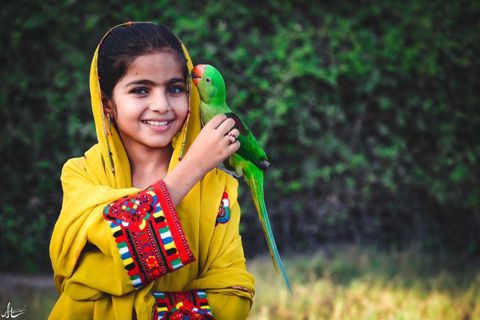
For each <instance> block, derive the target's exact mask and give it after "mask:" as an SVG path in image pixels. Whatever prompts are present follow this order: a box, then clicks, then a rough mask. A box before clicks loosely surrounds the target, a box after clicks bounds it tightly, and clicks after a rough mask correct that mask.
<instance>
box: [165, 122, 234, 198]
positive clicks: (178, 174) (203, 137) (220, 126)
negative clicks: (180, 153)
mask: <svg viewBox="0 0 480 320" xmlns="http://www.w3.org/2000/svg"><path fill="white" fill-rule="evenodd" d="M234 126H235V121H234V120H233V119H229V118H227V117H226V116H225V115H224V114H221V115H218V116H215V117H214V118H213V119H212V120H210V121H209V122H208V123H207V124H206V125H205V127H203V129H202V130H201V131H200V133H199V134H198V136H197V137H196V138H195V141H193V143H192V145H191V146H190V148H189V149H188V151H187V153H186V154H185V157H184V158H183V160H182V161H180V163H179V164H178V165H177V166H176V167H175V168H174V169H173V170H172V171H171V172H169V173H168V174H167V176H166V177H165V178H164V179H163V181H164V182H165V184H166V186H167V189H168V191H169V193H170V197H171V199H172V201H173V203H174V204H175V205H177V204H178V203H180V201H182V199H183V198H184V197H185V195H186V194H187V193H188V192H189V191H190V190H191V189H192V188H193V186H194V185H195V184H196V183H197V182H198V181H199V180H201V179H202V178H203V177H204V176H205V175H206V174H207V173H208V172H209V171H210V170H212V169H213V168H215V167H216V166H218V165H219V164H220V163H221V162H223V161H224V160H225V159H226V158H228V157H229V156H230V155H232V154H233V153H234V152H236V151H237V150H238V149H240V142H238V141H237V140H236V138H237V137H238V136H239V134H240V132H239V131H238V130H237V129H234V128H233V127H234ZM234 137H235V138H234Z"/></svg>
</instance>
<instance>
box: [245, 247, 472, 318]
mask: <svg viewBox="0 0 480 320" xmlns="http://www.w3.org/2000/svg"><path fill="white" fill-rule="evenodd" d="M442 261H444V263H442ZM285 262H286V265H287V269H288V273H289V274H290V277H291V280H292V281H293V283H294V284H293V288H294V297H293V298H290V297H289V295H288V292H287V290H286V289H285V287H284V286H283V283H282V281H281V278H280V277H279V276H276V274H275V271H274V269H273V267H272V266H271V262H270V258H263V259H256V260H254V261H252V262H251V263H250V264H249V267H250V271H251V272H253V274H254V275H255V277H256V279H257V284H256V288H257V295H256V297H255V304H254V307H253V310H252V313H251V316H250V319H262V320H266V319H342V320H343V319H355V320H358V319H368V320H374V319H382V320H383V319H398V320H400V319H405V320H410V319H421V320H424V319H435V320H441V319H445V320H447V319H448V320H450V319H465V320H466V319H480V273H479V272H477V271H476V270H475V269H474V268H473V267H470V268H462V270H457V271H456V272H451V271H450V272H449V271H447V269H448V268H449V267H448V265H451V261H450V263H449V262H448V260H447V259H440V258H435V259H433V258H431V257H425V256H422V255H419V254H415V253H414V252H401V253H389V254H386V253H381V252H378V251H375V250H371V249H359V248H357V247H352V246H350V247H343V248H336V250H335V251H334V252H331V253H330V254H326V253H317V254H315V255H314V256H299V257H296V258H290V259H286V261H285Z"/></svg>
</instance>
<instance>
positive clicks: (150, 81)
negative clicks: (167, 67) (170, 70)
mask: <svg viewBox="0 0 480 320" xmlns="http://www.w3.org/2000/svg"><path fill="white" fill-rule="evenodd" d="M177 82H182V83H184V82H185V79H184V78H172V79H170V80H168V81H167V84H173V83H177ZM139 84H142V85H149V86H155V85H157V83H156V82H155V81H152V80H148V79H141V80H135V81H132V82H129V83H127V85H126V86H127V87H129V86H133V85H139Z"/></svg>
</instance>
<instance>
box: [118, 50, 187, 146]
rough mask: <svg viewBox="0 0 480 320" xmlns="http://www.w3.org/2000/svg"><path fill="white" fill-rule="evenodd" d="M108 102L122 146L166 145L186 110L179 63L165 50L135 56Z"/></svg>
mask: <svg viewBox="0 0 480 320" xmlns="http://www.w3.org/2000/svg"><path fill="white" fill-rule="evenodd" d="M110 103H111V104H113V106H112V109H113V113H114V118H115V122H116V124H117V128H118V130H119V134H120V137H121V138H122V142H123V144H124V146H125V148H127V149H130V148H131V147H133V148H137V147H146V148H147V149H157V148H163V147H166V146H168V145H169V144H170V142H171V141H172V138H173V137H174V136H175V134H176V133H177V132H178V131H179V130H180V129H181V128H182V125H183V123H184V121H185V118H186V117H187V113H188V97H187V93H186V83H185V78H184V76H183V73H182V68H181V65H180V63H178V61H177V59H176V58H175V56H174V54H173V53H170V52H168V51H157V52H154V53H149V54H145V55H141V56H138V57H137V58H136V59H135V60H134V61H133V62H132V63H131V64H130V66H129V67H128V69H127V72H126V73H125V75H124V77H123V78H122V79H120V81H118V82H117V84H116V85H115V87H114V88H113V93H112V99H111V100H110ZM110 103H109V105H110Z"/></svg>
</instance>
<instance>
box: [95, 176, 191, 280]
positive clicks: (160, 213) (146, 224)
mask: <svg viewBox="0 0 480 320" xmlns="http://www.w3.org/2000/svg"><path fill="white" fill-rule="evenodd" d="M103 216H104V218H105V220H106V222H107V223H108V224H109V226H110V230H111V231H112V234H113V236H114V238H115V242H116V243H117V247H118V250H119V252H120V257H121V259H122V260H123V264H124V267H125V269H126V270H127V272H128V275H129V276H130V279H131V281H132V285H133V287H134V288H136V289H138V288H141V287H143V286H144V285H145V284H146V283H148V282H150V281H153V280H155V279H157V278H159V277H161V276H163V275H165V274H166V273H168V272H172V271H174V270H176V269H178V268H180V267H182V266H184V265H185V264H187V263H190V262H192V261H194V260H195V258H194V256H193V253H192V251H191V250H190V247H189V246H188V243H187V240H186V238H185V235H184V233H183V230H182V226H181V225H180V221H179V219H178V216H177V213H176V211H175V207H174V206H173V203H172V201H171V199H170V195H169V194H168V191H167V188H166V186H165V183H164V182H163V181H161V180H160V181H159V182H157V183H155V184H153V185H152V186H150V187H148V188H147V189H145V190H143V191H140V192H139V193H137V194H135V195H132V196H128V197H123V198H121V199H119V200H117V201H115V202H112V203H110V204H109V205H107V206H106V207H105V209H104V211H103Z"/></svg>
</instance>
